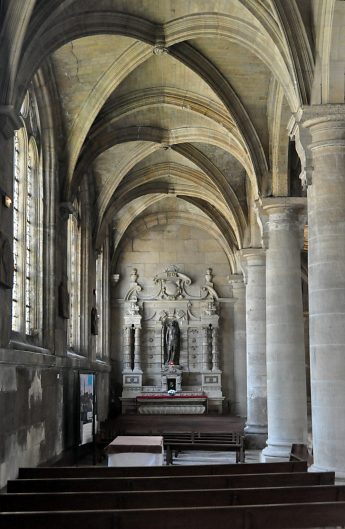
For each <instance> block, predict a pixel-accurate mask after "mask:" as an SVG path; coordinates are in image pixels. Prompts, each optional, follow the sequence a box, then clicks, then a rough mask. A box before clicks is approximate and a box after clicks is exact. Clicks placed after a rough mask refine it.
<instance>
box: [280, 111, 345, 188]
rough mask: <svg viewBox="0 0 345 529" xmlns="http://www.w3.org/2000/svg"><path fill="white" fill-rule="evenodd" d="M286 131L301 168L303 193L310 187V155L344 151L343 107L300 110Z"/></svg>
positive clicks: (344, 116)
mask: <svg viewBox="0 0 345 529" xmlns="http://www.w3.org/2000/svg"><path fill="white" fill-rule="evenodd" d="M288 129H289V134H290V136H291V137H293V138H294V139H295V143H296V150H297V153H298V156H299V158H300V160H301V167H302V171H301V174H300V179H301V182H302V186H303V188H304V189H306V188H307V187H308V186H310V185H312V174H313V163H312V151H317V150H321V149H324V148H327V147H328V148H332V149H339V148H340V149H344V147H345V108H344V105H335V104H332V105H310V106H302V107H301V108H300V109H299V110H298V111H297V112H296V113H294V114H293V116H292V117H291V119H290V122H289V125H288Z"/></svg>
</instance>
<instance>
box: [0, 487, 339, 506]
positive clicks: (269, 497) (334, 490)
mask: <svg viewBox="0 0 345 529" xmlns="http://www.w3.org/2000/svg"><path fill="white" fill-rule="evenodd" d="M326 501H327V502H330V501H332V502H334V501H345V486H340V485H338V486H336V485H334V486H333V485H314V486H304V487H303V486H299V487H276V488H272V487H270V488H266V487H265V488H250V489H248V488H243V489H205V490H183V491H180V490H169V491H161V490H160V491H131V492H128V491H127V492H124V491H120V492H68V493H67V494H66V492H61V493H60V492H55V493H53V492H42V493H36V494H32V493H21V494H11V493H10V494H0V511H8V512H13V511H60V510H65V511H75V510H106V509H150V508H163V507H165V508H172V507H202V506H204V507H206V506H216V505H217V506H230V505H269V504H281V503H306V502H309V503H315V502H326Z"/></svg>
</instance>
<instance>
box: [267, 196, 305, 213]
mask: <svg viewBox="0 0 345 529" xmlns="http://www.w3.org/2000/svg"><path fill="white" fill-rule="evenodd" d="M259 209H260V213H261V214H263V215H264V216H265V215H267V216H271V215H276V214H279V215H285V216H286V217H287V218H289V217H294V216H296V215H301V214H303V213H305V211H306V209H307V198H306V197H269V198H263V199H262V200H261V205H260V208H259Z"/></svg>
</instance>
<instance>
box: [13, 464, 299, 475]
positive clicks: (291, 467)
mask: <svg viewBox="0 0 345 529" xmlns="http://www.w3.org/2000/svg"><path fill="white" fill-rule="evenodd" d="M306 471H307V463H306V462H305V461H299V462H289V461H286V462H285V461H284V462H278V463H247V464H246V465H235V464H226V465H186V466H182V465H181V466H176V465H175V466H161V467H160V466H157V467H97V466H90V467H33V468H32V467H28V468H19V471H18V477H19V478H21V479H31V478H72V477H79V478H82V477H85V478H87V477H90V478H91V477H121V476H122V477H127V476H147V477H149V476H173V475H179V476H186V475H194V476H196V475H200V474H204V475H205V474H207V475H215V474H262V473H270V474H271V473H275V472H306Z"/></svg>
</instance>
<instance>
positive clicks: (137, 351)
mask: <svg viewBox="0 0 345 529" xmlns="http://www.w3.org/2000/svg"><path fill="white" fill-rule="evenodd" d="M140 335H141V329H140V327H135V330H134V371H137V372H140V373H141V372H142V371H141V341H140Z"/></svg>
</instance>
